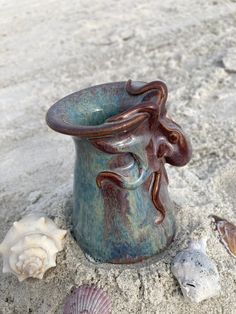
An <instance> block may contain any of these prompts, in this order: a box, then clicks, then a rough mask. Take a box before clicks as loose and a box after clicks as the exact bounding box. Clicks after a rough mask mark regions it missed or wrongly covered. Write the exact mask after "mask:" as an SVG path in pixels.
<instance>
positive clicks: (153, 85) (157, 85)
mask: <svg viewBox="0 0 236 314" xmlns="http://www.w3.org/2000/svg"><path fill="white" fill-rule="evenodd" d="M153 89H154V90H155V89H156V90H160V91H161V93H162V104H163V103H165V102H166V100H167V96H168V89H167V86H166V84H165V83H164V82H162V81H153V82H150V83H148V84H145V85H143V86H141V87H134V86H132V81H131V80H128V82H127V84H126V91H127V92H128V93H129V94H131V95H140V94H143V93H146V92H148V91H151V90H153Z"/></svg>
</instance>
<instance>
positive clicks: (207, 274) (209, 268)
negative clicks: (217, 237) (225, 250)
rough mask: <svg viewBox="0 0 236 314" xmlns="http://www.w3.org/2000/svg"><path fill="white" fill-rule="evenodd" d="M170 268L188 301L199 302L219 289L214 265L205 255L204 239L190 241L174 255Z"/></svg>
mask: <svg viewBox="0 0 236 314" xmlns="http://www.w3.org/2000/svg"><path fill="white" fill-rule="evenodd" d="M171 270H172V272H173V274H174V276H175V277H176V279H177V280H178V282H179V284H180V287H181V290H182V293H183V295H184V297H185V299H187V300H188V301H190V302H195V303H199V302H201V301H203V300H205V299H208V298H211V297H213V296H215V295H217V294H218V293H219V291H220V284H219V273H218V271H217V268H216V265H215V263H214V262H213V261H212V260H210V258H209V257H208V256H207V255H206V239H202V240H200V241H192V242H190V245H189V247H188V248H187V249H185V250H183V251H181V252H180V253H178V254H177V255H176V257H175V258H174V261H173V263H172V267H171Z"/></svg>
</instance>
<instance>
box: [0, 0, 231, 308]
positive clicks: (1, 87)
mask: <svg viewBox="0 0 236 314" xmlns="http://www.w3.org/2000/svg"><path fill="white" fill-rule="evenodd" d="M235 47H236V3H235V1H229V0H228V1H226V0H212V1H209V0H208V1H206V0H197V1H195V0H188V1H187V0H179V1H176V0H166V1H157V0H150V1H143V0H136V1H133V0H132V1H131V0H130V1H129V0H128V1H127V0H119V1H114V0H112V1H110V2H109V3H108V2H107V1H102V0H101V1H96V2H95V1H88V0H86V1H85V0H82V1H76V0H71V1H62V0H41V1H36V0H21V1H16V0H12V1H8V0H0V73H1V75H0V109H1V122H0V143H1V145H0V147H1V152H0V203H1V211H0V240H2V239H3V238H4V235H5V233H6V232H7V230H8V229H9V228H10V226H11V225H12V223H13V221H15V220H18V219H19V218H20V217H21V216H22V215H24V214H25V213H26V212H29V211H38V210H44V211H45V212H46V213H47V214H48V216H49V217H51V218H53V219H54V220H55V222H56V223H57V224H58V226H60V227H62V228H68V229H69V228H70V212H71V196H72V181H73V163H74V147H73V143H72V141H71V139H70V138H69V137H67V136H63V135H60V134H57V133H55V132H53V131H52V130H50V129H49V128H48V127H47V126H46V124H45V120H44V117H45V113H46V111H47V109H48V108H49V107H50V105H51V104H53V103H54V102H55V101H56V100H58V99H60V98H61V97H63V96H65V95H67V94H69V93H71V92H73V91H76V90H79V89H81V88H83V87H87V86H91V85H94V84H97V83H102V82H108V81H119V80H127V79H129V78H132V79H133V80H143V81H147V82H148V81H151V80H154V79H157V78H159V79H163V80H165V81H166V82H167V84H168V86H169V90H170V96H169V101H168V104H169V111H170V113H171V114H172V116H173V117H174V118H175V120H176V121H178V122H179V123H180V124H181V125H182V126H183V128H184V129H185V130H186V132H187V134H189V136H190V137H191V140H192V144H193V148H194V153H193V158H192V161H191V162H190V164H189V165H188V166H186V167H184V168H180V169H176V168H168V173H169V178H170V194H171V197H172V199H173V200H174V201H175V202H176V220H177V223H178V232H177V235H176V239H175V242H174V243H173V245H172V246H171V248H170V249H168V250H167V251H166V252H165V254H164V255H163V256H162V257H161V258H160V259H157V258H154V259H152V260H150V261H149V262H147V263H145V264H142V265H136V266H106V265H94V264H91V263H89V262H88V261H87V260H86V259H85V257H84V255H83V253H82V252H81V250H80V248H79V247H78V246H77V244H76V243H75V241H74V240H73V238H72V237H71V235H70V234H69V235H68V236H67V239H66V247H65V250H64V251H63V252H61V253H60V254H59V255H58V259H57V264H58V265H57V267H56V268H55V269H51V270H49V271H48V272H47V274H46V275H45V277H44V279H43V280H42V281H39V280H34V279H30V280H27V281H24V282H23V283H19V282H18V281H17V278H16V277H14V276H12V275H10V274H0V313H3V314H7V313H11V314H12V313H17V314H18V313H19V314H23V313H40V314H42V313H48V314H52V313H62V304H63V302H64V298H65V296H66V295H67V294H68V293H69V292H70V290H71V289H72V287H74V286H78V285H80V284H81V283H95V284H97V285H98V286H100V287H103V288H104V289H105V290H106V291H107V292H108V293H109V295H110V296H111V297H112V301H113V313H115V314H118V313H121V314H126V313H138V314H139V313H143V314H152V313H168V314H171V313H175V314H180V313H181V314H187V313H193V314H194V313H198V314H200V313H214V314H215V313H227V314H233V313H236V260H235V259H234V258H233V257H231V256H230V255H229V254H228V253H227V251H226V250H225V248H224V247H223V245H222V244H221V243H220V242H219V241H218V238H217V235H216V233H215V232H214V231H213V230H212V227H211V225H210V219H209V218H208V215H209V214H212V213H216V214H218V215H221V216H223V217H225V218H228V219H230V220H231V221H234V222H235V223H236V212H235V208H236V198H235V192H236V73H235V72H236V64H235V63H236V60H235V56H236V50H235ZM203 235H207V236H208V237H209V240H208V254H209V256H210V257H211V258H213V259H214V260H215V262H216V264H217V267H218V270H219V272H220V277H221V286H222V290H221V294H220V296H218V297H216V298H213V299H210V300H207V301H204V302H202V303H201V304H200V305H195V304H190V303H187V302H186V301H185V300H184V299H183V297H182V294H181V291H180V288H179V286H178V284H177V281H176V280H175V279H174V278H173V275H172V274H171V272H170V263H171V261H172V259H173V257H174V256H175V255H176V252H177V251H179V250H180V249H181V248H184V247H185V246H186V244H187V242H188V240H189V239H190V238H193V237H195V238H200V237H202V236H203ZM0 267H1V268H2V259H1V262H0Z"/></svg>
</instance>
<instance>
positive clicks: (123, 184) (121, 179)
mask: <svg viewBox="0 0 236 314" xmlns="http://www.w3.org/2000/svg"><path fill="white" fill-rule="evenodd" d="M133 155H134V154H133ZM134 159H135V160H136V161H137V163H138V168H139V175H138V178H136V179H134V180H128V179H127V178H126V177H125V176H123V175H120V174H118V173H117V172H113V171H102V172H100V173H99V174H98V175H97V178H96V182H97V186H98V187H99V188H101V187H102V183H103V182H104V181H105V180H108V181H111V182H113V183H114V184H115V185H117V186H118V187H120V188H122V189H128V190H135V189H136V188H137V187H138V186H140V185H141V184H143V183H144V182H145V181H146V180H147V178H148V177H149V176H150V175H151V171H150V169H149V168H148V167H145V166H144V163H143V162H142V161H141V160H140V158H138V156H137V155H134Z"/></svg>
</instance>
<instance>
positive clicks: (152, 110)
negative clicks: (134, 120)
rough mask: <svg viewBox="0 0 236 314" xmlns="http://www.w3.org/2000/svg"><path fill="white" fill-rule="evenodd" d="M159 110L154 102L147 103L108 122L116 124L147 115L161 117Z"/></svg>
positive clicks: (113, 117)
mask: <svg viewBox="0 0 236 314" xmlns="http://www.w3.org/2000/svg"><path fill="white" fill-rule="evenodd" d="M160 98H161V95H160V94H159V97H158V101H160ZM158 109H159V108H158V107H157V105H156V104H155V103H154V102H151V101H145V102H142V103H140V104H138V105H136V106H135V107H133V108H130V109H128V110H126V111H124V112H122V113H120V114H117V115H115V116H112V117H111V118H109V119H107V120H106V122H116V121H120V120H125V119H128V118H129V117H130V116H133V115H135V114H144V113H147V114H149V117H150V116H153V115H156V116H158V115H159V110H158Z"/></svg>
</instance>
